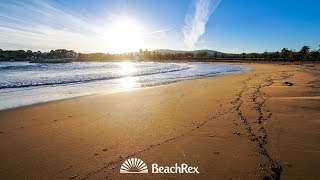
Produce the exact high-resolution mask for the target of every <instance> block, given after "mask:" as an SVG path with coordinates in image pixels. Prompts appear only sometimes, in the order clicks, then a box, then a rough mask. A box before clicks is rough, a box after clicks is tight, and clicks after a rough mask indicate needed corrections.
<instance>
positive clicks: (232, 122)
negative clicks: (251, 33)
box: [0, 63, 320, 179]
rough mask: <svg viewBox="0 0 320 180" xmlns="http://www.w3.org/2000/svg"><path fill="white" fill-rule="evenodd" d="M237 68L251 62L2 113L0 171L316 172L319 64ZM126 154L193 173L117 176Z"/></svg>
mask: <svg viewBox="0 0 320 180" xmlns="http://www.w3.org/2000/svg"><path fill="white" fill-rule="evenodd" d="M239 64H240V65H244V64H243V63H235V64H234V65H239ZM245 66H249V67H253V68H254V70H251V71H248V72H242V73H239V74H228V75H222V76H214V77H208V78H200V79H193V80H187V81H186V80H183V81H179V82H177V83H172V84H168V85H161V86H155V87H154V86H153V87H149V88H139V89H136V90H134V91H125V92H117V93H112V94H103V95H89V96H84V97H75V98H72V99H67V100H57V101H54V102H47V103H41V104H36V105H30V106H27V107H19V108H18V109H9V110H4V111H0V117H2V118H1V119H2V120H1V121H0V127H1V129H0V131H1V133H0V140H1V141H0V142H1V146H2V147H4V148H2V149H1V150H0V157H1V159H2V160H3V162H2V163H1V164H0V177H1V178H11V179H12V178H31V179H33V178H40V177H42V178H43V177H47V178H54V179H57V178H58V179H61V178H62V179H68V178H76V179H77V178H79V179H84V178H85V179H97V178H100V179H101V178H106V177H108V178H111V179H114V178H135V177H136V178H137V177H138V178H139V177H141V178H150V179H151V178H153V179H154V178H178V179H183V178H192V179H193V178H214V179H221V178H223V179H225V178H240V179H248V178H249V179H262V178H274V179H277V178H280V176H281V178H282V179H292V178H301V177H304V178H309V179H310V178H316V177H320V174H319V172H318V171H317V169H318V168H317V163H318V162H319V158H318V157H320V156H319V149H320V147H319V145H318V141H317V140H318V139H319V135H318V133H317V129H318V128H320V127H319V124H318V121H317V117H319V116H318V115H319V114H320V110H319V109H318V108H317V107H319V105H320V103H319V101H318V98H319V95H320V92H319V87H320V86H319V82H320V81H319V79H317V77H319V76H318V75H319V69H320V67H319V65H318V64H316V65H314V67H307V66H304V67H302V66H298V65H288V66H279V65H274V64H258V63H249V64H246V65H245ZM306 68H314V69H313V70H312V69H306ZM315 73H317V74H315ZM286 81H288V82H292V83H293V86H287V85H284V84H283V83H284V82H286ZM292 97H300V98H292ZM306 97H307V98H306ZM309 97H312V98H309ZM301 119H302V120H304V122H302V121H301ZM296 129H299V131H296ZM305 132H308V133H307V134H306V133H305ZM306 138H307V139H308V140H306ZM310 151H311V152H312V153H310V154H309V153H307V154H306V153H305V152H310ZM129 157H137V158H140V159H142V160H143V161H144V162H146V164H147V165H148V167H149V168H150V164H151V163H154V162H156V163H158V164H160V165H172V164H174V163H187V164H190V165H193V166H198V167H199V171H200V173H199V174H197V175H195V174H186V175H179V174H150V173H149V174H148V175H146V176H142V175H138V176H136V175H130V174H126V175H124V174H119V168H120V166H121V164H122V162H124V161H125V160H126V159H127V158H129ZM149 170H150V169H149Z"/></svg>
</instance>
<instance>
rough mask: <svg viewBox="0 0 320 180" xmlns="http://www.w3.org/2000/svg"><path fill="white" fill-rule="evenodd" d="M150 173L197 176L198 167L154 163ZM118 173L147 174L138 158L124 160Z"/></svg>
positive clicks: (146, 168) (144, 166)
mask: <svg viewBox="0 0 320 180" xmlns="http://www.w3.org/2000/svg"><path fill="white" fill-rule="evenodd" d="M151 167H152V168H151V170H152V173H174V174H176V173H179V174H180V173H197V174H199V170H198V167H193V166H189V165H188V164H185V163H183V164H180V165H179V164H178V163H176V164H175V165H174V166H159V165H158V164H156V163H153V164H152V165H151ZM120 173H148V167H147V165H146V163H144V162H143V161H142V160H140V159H138V158H130V159H128V160H126V161H125V162H124V163H123V164H122V165H121V168H120Z"/></svg>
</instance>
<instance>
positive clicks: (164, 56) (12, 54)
mask: <svg viewBox="0 0 320 180" xmlns="http://www.w3.org/2000/svg"><path fill="white" fill-rule="evenodd" d="M57 58H76V61H121V60H135V61H171V60H174V61H269V62H271V61H274V62H276V61H279V62H286V61H319V62H320V49H318V50H313V51H310V47H309V46H303V47H302V48H301V49H300V50H299V51H298V52H296V51H294V50H288V49H287V48H283V49H282V50H281V52H278V51H277V52H264V53H241V54H230V53H221V52H217V51H212V50H198V51H174V50H156V51H148V50H147V49H146V50H142V49H140V51H139V52H134V53H124V54H104V53H90V54H81V53H76V52H74V51H73V50H65V49H58V50H51V51H50V52H48V53H44V52H40V51H37V52H32V51H30V50H28V51H24V50H17V51H11V50H7V51H3V50H1V49H0V61H33V60H37V61H38V62H39V60H40V62H41V60H42V59H43V60H45V59H57Z"/></svg>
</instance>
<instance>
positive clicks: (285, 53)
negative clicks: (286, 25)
mask: <svg viewBox="0 0 320 180" xmlns="http://www.w3.org/2000/svg"><path fill="white" fill-rule="evenodd" d="M288 56H289V50H288V49H287V48H283V49H282V50H281V57H282V59H283V60H284V61H286V60H287V59H288Z"/></svg>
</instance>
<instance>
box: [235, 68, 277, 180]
mask: <svg viewBox="0 0 320 180" xmlns="http://www.w3.org/2000/svg"><path fill="white" fill-rule="evenodd" d="M257 76H264V74H255V75H253V76H251V77H249V78H247V79H245V80H244V81H242V83H243V86H242V88H241V90H240V92H239V93H237V94H236V99H235V101H233V104H234V110H235V111H236V113H237V116H238V117H239V119H240V120H241V121H242V123H243V124H244V125H245V129H246V131H247V132H248V134H249V138H250V139H251V141H256V142H257V146H258V151H259V153H260V154H261V155H263V156H264V157H266V158H267V163H265V164H259V166H260V167H261V169H262V170H263V171H264V172H265V173H266V174H264V175H263V179H271V178H272V179H275V180H278V179H280V176H281V172H282V167H281V165H280V164H279V162H277V161H275V160H274V159H272V157H271V156H270V154H269V153H268V150H267V148H266V144H267V142H268V138H267V137H268V136H267V131H266V129H265V128H264V122H266V121H267V120H270V118H271V115H272V114H271V113H270V111H269V109H268V108H267V106H266V105H265V103H266V101H267V99H268V98H269V96H268V95H267V94H265V93H264V92H262V91H261V88H263V87H267V86H270V85H272V84H273V83H274V79H272V78H271V77H270V76H269V77H267V78H265V77H259V78H263V79H264V81H263V82H261V83H260V84H258V85H255V86H253V87H248V82H249V81H251V80H252V79H253V78H254V77H257ZM259 78H256V79H259ZM251 88H253V91H252V92H251V94H250V95H251V103H252V104H253V105H254V109H255V111H256V112H257V113H258V117H257V118H256V120H255V121H253V122H251V121H249V120H248V119H247V118H246V117H245V116H244V114H243V112H242V110H241V107H242V105H243V103H244V101H243V97H244V94H245V93H250V91H249V90H251ZM252 123H257V126H258V132H255V130H253V126H252ZM239 134H240V133H236V135H239Z"/></svg>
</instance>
